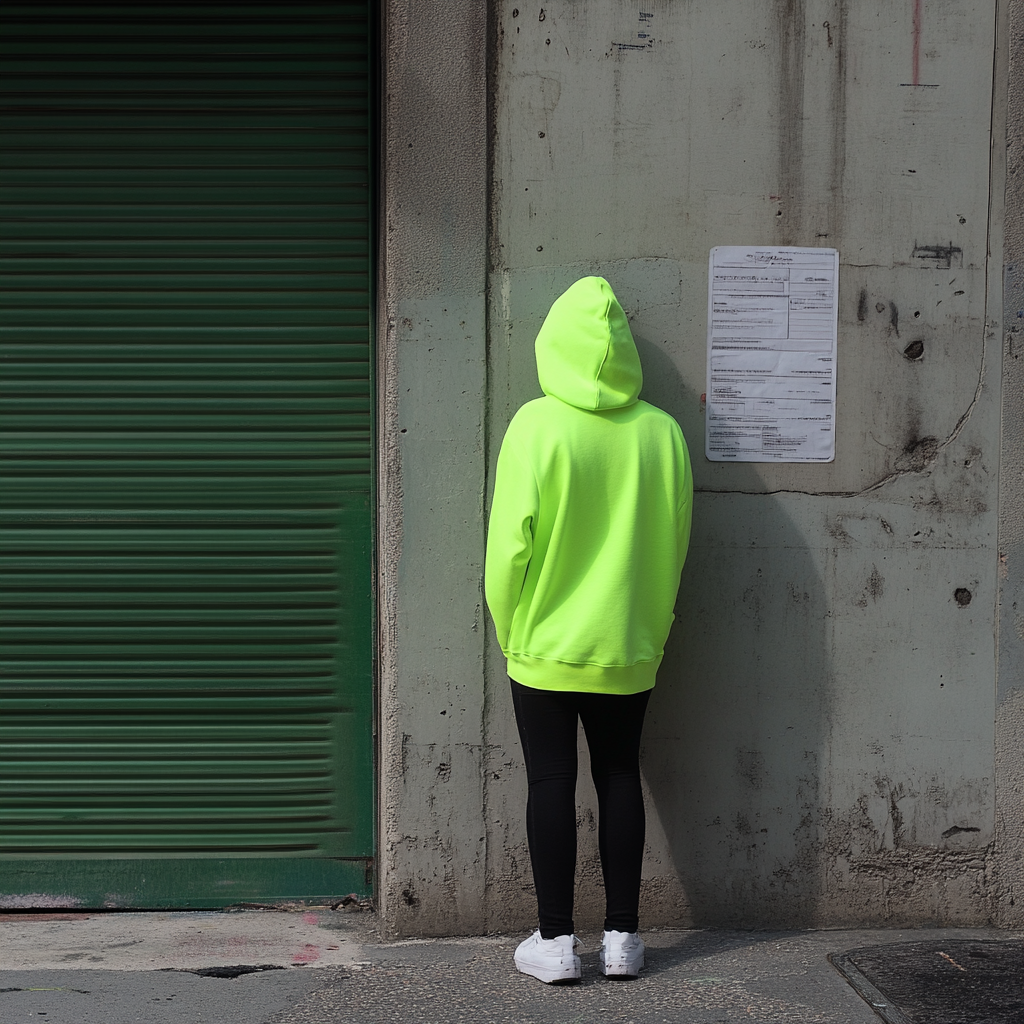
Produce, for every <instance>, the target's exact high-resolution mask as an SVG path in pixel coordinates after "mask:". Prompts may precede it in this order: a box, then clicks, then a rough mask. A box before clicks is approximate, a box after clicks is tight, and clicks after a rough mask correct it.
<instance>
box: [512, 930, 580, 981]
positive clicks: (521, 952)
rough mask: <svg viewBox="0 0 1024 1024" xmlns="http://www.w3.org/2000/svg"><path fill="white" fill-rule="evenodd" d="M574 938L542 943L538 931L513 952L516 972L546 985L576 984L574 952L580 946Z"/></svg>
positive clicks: (542, 940)
mask: <svg viewBox="0 0 1024 1024" xmlns="http://www.w3.org/2000/svg"><path fill="white" fill-rule="evenodd" d="M579 941H580V940H579V939H577V938H576V936H575V935H559V936H558V937H557V938H555V939H542V938H541V937H540V929H539V928H538V929H537V931H535V932H534V933H533V934H532V935H531V936H530V937H529V938H528V939H524V940H523V941H522V942H520V943H519V947H518V948H517V949H516V969H517V970H519V971H521V972H522V973H523V974H529V975H530V976H531V977H534V978H537V979H538V980H540V981H543V982H545V983H547V984H550V983H551V982H553V981H579V979H580V977H581V976H582V971H581V970H580V958H579V957H578V956H577V955H576V954H575V953H574V952H573V949H574V948H575V947H576V946H578V945H579Z"/></svg>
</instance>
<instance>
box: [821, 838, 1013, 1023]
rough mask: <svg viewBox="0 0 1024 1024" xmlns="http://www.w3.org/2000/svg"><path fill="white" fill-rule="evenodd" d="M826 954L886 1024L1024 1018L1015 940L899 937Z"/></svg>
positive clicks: (986, 1021) (1010, 1020)
mask: <svg viewBox="0 0 1024 1024" xmlns="http://www.w3.org/2000/svg"><path fill="white" fill-rule="evenodd" d="M961 831H970V830H969V829H963V830H961ZM829 960H830V961H831V963H832V965H833V967H835V968H836V969H837V970H838V971H839V973H840V974H842V975H843V976H844V977H845V978H846V980H847V981H848V982H849V983H850V984H851V985H852V986H853V987H854V989H855V990H856V991H857V993H858V994H859V995H860V996H861V997H862V998H863V999H864V1000H865V1002H867V1004H868V1005H869V1006H870V1007H871V1008H872V1009H873V1010H874V1011H875V1013H877V1014H878V1016H879V1017H881V1018H882V1020H884V1021H886V1022H888V1024H1020V1022H1021V1021H1024V942H1021V941H1020V940H1019V939H1007V940H992V941H988V940H963V939H961V940H956V939H954V940H944V941H933V942H901V943H894V944H892V945H885V946H869V947H864V948H862V949H852V950H850V951H849V952H846V953H839V954H833V955H832V956H830V957H829Z"/></svg>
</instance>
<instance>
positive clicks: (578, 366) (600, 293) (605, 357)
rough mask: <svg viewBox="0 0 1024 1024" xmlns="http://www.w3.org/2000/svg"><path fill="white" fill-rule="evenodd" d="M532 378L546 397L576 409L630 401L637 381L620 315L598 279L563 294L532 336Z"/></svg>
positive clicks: (634, 356)
mask: <svg viewBox="0 0 1024 1024" xmlns="http://www.w3.org/2000/svg"><path fill="white" fill-rule="evenodd" d="M536 353H537V376H538V378H539V379H540V386H541V388H542V389H543V391H544V394H546V395H552V396H554V397H555V398H559V399H561V400H562V401H563V402H567V403H568V404H569V405H574V406H576V407H577V408H578V409H587V410H590V411H596V410H599V409H621V408H623V407H625V406H627V405H632V404H633V403H634V402H635V401H636V400H637V396H638V395H639V394H640V388H641V386H642V385H643V380H644V378H643V371H642V370H641V369H640V356H639V355H638V354H637V351H636V343H635V342H634V341H633V334H632V332H631V331H630V329H629V324H628V323H627V322H626V314H625V313H624V312H623V310H622V306H620V305H619V300H618V299H617V298H615V293H614V292H613V291H612V289H611V285H610V284H608V282H607V281H606V280H605V279H604V278H603V277H584V278H582V279H581V280H579V281H577V282H576V283H575V284H574V285H572V286H571V287H570V288H569V289H568V290H566V291H565V292H563V293H562V294H561V295H560V296H559V297H558V298H557V299H555V302H554V304H553V305H552V307H551V310H550V312H549V313H548V315H547V317H546V319H545V320H544V324H543V326H542V327H541V329H540V333H539V334H538V335H537V343H536Z"/></svg>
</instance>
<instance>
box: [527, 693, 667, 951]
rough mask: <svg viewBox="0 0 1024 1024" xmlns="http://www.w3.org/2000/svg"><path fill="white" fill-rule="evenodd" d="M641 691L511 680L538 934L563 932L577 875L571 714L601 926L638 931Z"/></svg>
mask: <svg viewBox="0 0 1024 1024" xmlns="http://www.w3.org/2000/svg"><path fill="white" fill-rule="evenodd" d="M650 696H651V691H650V690H645V691H644V692H642V693H634V694H628V695H622V694H610V693H573V692H565V691H558V690H537V689H534V688H533V687H529V686H522V685H521V684H519V683H517V682H516V681H515V680H514V679H513V680H512V703H513V705H514V706H515V711H516V723H517V725H518V726H519V738H520V740H521V741H522V744H523V755H524V757H525V759H526V778H527V781H528V782H529V785H530V795H529V799H528V800H527V804H526V836H527V839H528V840H529V843H530V861H531V863H532V864H533V880H534V884H535V885H536V887H537V909H538V912H539V917H540V934H541V937H542V938H545V939H553V938H555V937H556V936H558V935H571V934H572V933H573V931H574V926H573V914H572V910H573V883H574V880H575V875H576V769H577V758H576V731H577V719H581V720H582V721H583V729H584V732H585V733H586V735H587V745H588V746H589V747H590V765H591V774H592V775H593V778H594V786H595V787H596V789H597V804H598V813H599V821H598V830H597V838H598V845H599V847H600V850H601V869H602V871H603V873H604V888H605V901H606V911H605V922H604V927H605V930H606V931H610V930H611V929H615V930H617V931H620V932H635V931H636V930H637V925H638V920H639V908H640V872H641V868H642V865H643V856H644V829H645V826H646V819H645V818H644V800H643V793H642V791H641V788H640V734H641V732H642V730H643V725H644V713H645V712H646V710H647V701H648V699H649V698H650Z"/></svg>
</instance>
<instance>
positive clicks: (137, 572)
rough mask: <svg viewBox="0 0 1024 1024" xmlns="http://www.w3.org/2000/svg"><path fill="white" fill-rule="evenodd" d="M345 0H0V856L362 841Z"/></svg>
mask: <svg viewBox="0 0 1024 1024" xmlns="http://www.w3.org/2000/svg"><path fill="white" fill-rule="evenodd" d="M368 24H369V22H368V10H367V4H365V3H361V4H360V3H355V4H339V3H311V4H302V3H299V4H280V3H274V4H272V3H258V2H257V3H245V4H237V5H235V4H215V3H213V4H207V3H195V2H193V3H173V4H171V3H167V4H164V3H154V4H137V3H105V4H104V3H83V4H75V5H68V4H46V3H33V4H7V5H5V6H4V7H3V9H2V10H0V187H2V191H0V441H2V447H0V525H2V541H0V612H2V617H3V625H2V628H3V635H2V639H3V652H2V658H3V660H2V672H3V680H2V682H3V698H2V699H3V703H2V723H0V729H2V740H0V743H2V745H0V770H2V772H3V783H2V790H0V843H2V848H0V856H2V857H6V858H20V859H22V860H24V859H26V858H33V857H42V858H54V857H57V858H60V857H64V858H75V857H97V856H116V857H125V856H128V857H131V856H135V857H140V858H164V859H166V858H186V859H187V858H196V857H200V858H202V857H213V856H267V857H281V856H299V857H320V858H324V857H330V858H345V857H370V856H372V853H373V848H372V844H373V834H372V815H371V784H372V780H371V776H370V771H371V749H370V730H371V721H370V713H371V693H370V663H371V607H370V601H371V592H370V589H371V588H370V538H371V507H370V489H371V459H372V452H371V393H370V333H369V330H370V320H369V314H370V287H371V286H370V280H371V278H370V274H371V266H370V247H369V225H370V208H369V191H368V189H369V138H368V126H369V121H368V118H369V102H368V81H369V79H368V55H369V50H368V39H367V31H368Z"/></svg>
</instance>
